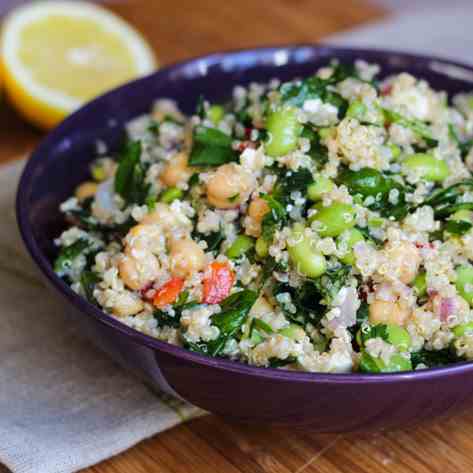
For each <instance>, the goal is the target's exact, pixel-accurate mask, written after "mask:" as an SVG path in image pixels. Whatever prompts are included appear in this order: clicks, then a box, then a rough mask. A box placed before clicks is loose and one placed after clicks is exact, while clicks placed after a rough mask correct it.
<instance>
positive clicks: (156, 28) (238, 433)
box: [0, 0, 473, 473]
mask: <svg viewBox="0 0 473 473" xmlns="http://www.w3.org/2000/svg"><path fill="white" fill-rule="evenodd" d="M111 7H112V9H113V10H115V11H117V12H118V13H119V14H121V15H123V16H124V17H125V18H127V19H128V20H129V21H131V22H132V23H134V24H135V25H137V26H138V27H139V28H140V29H141V30H142V31H143V32H144V34H145V35H146V36H147V37H148V38H149V39H150V41H151V42H152V44H153V46H154V47H155V48H156V50H157V52H158V55H159V58H160V60H161V62H162V64H167V63H169V62H172V61H176V60H180V59H184V58H187V57H190V56H193V55H197V54H203V53H207V52H210V51H214V50H217V49H230V48H239V47H247V46H254V45H269V44H278V43H284V42H304V41H307V42H314V41H318V40H320V39H321V38H323V37H324V36H326V35H327V34H329V33H333V32H335V31H339V30H343V29H347V28H349V27H352V26H353V25H355V24H358V23H360V22H363V21H367V20H370V19H373V18H376V17H378V16H380V15H381V14H382V12H381V11H380V10H379V9H377V8H374V7H373V6H370V5H369V4H368V3H367V2H366V1H364V0H348V1H344V0H331V1H326V0H318V1H316V0H312V1H311V0H292V1H291V0H273V1H271V2H270V1H264V0H260V1H257V0H239V1H238V4H237V3H236V2H230V1H226V2H224V1H220V2H218V1H216V0H207V1H202V2H198V1H195V0H181V1H179V0H174V1H172V0H162V1H159V2H158V1H157V0H131V1H129V2H124V1H120V2H117V3H115V4H112V5H111ZM41 136H42V134H41V133H40V132H38V131H36V130H34V129H33V128H31V127H29V126H28V125H27V124H25V123H24V122H22V121H21V120H20V119H19V118H18V117H17V116H16V115H15V114H14V112H12V111H11V110H10V109H8V108H5V107H2V110H1V111H0V143H1V146H0V161H7V160H9V159H14V158H15V157H16V156H20V155H21V154H23V153H25V152H27V151H28V150H30V149H31V148H32V147H33V146H34V145H35V144H36V143H37V142H38V140H39V139H40V138H41ZM472 437H473V412H471V413H467V414H465V415H463V416H457V417H455V418H452V419H451V420H448V421H443V422H442V423H440V422H438V423H433V424H430V425H425V426H422V427H417V428H410V429H407V428H406V429H405V430H398V431H394V432H389V433H384V434H376V435H373V434H369V435H368V434H364V435H321V434H310V433H306V432H290V431H287V430H284V429H275V428H270V427H253V426H241V425H234V424H230V423H228V422H226V421H224V420H222V419H219V418H217V417H215V416H207V417H204V418H200V419H197V420H194V421H192V422H190V423H188V424H186V425H181V426H179V427H177V428H175V429H173V430H171V431H168V432H165V433H163V434H160V435H158V436H156V437H154V438H152V439H150V440H147V441H145V442H142V443H141V444H140V445H138V446H137V447H135V448H133V449H131V450H129V451H127V452H125V453H123V454H122V455H119V456H118V457H116V458H113V459H111V460H108V461H106V462H104V463H102V464H100V465H97V466H95V467H92V468H89V469H87V470H86V473H92V472H94V473H154V472H156V473H208V472H218V473H227V472H228V473H265V472H266V473H268V472H270V473H300V472H302V471H304V472H305V473H309V472H319V473H378V472H396V473H403V472H416V473H434V472H439V473H440V472H441V473H467V472H471V471H473V451H472V446H473V443H472V440H471V438H472ZM0 470H1V467H0Z"/></svg>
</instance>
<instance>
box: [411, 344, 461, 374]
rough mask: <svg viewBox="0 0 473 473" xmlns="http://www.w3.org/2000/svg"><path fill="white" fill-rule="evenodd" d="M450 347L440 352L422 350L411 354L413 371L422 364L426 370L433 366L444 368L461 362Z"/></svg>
mask: <svg viewBox="0 0 473 473" xmlns="http://www.w3.org/2000/svg"><path fill="white" fill-rule="evenodd" d="M461 360H462V359H461V358H460V357H458V355H457V354H456V353H455V350H454V349H453V348H452V347H448V348H443V349H442V350H436V351H430V350H426V349H425V348H423V349H422V350H420V351H417V352H414V353H411V362H412V367H413V368H414V369H416V368H417V366H418V365H420V364H423V365H425V366H427V367H428V368H432V367H435V366H445V365H449V364H451V363H455V362H458V361H461Z"/></svg>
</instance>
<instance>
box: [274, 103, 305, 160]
mask: <svg viewBox="0 0 473 473" xmlns="http://www.w3.org/2000/svg"><path fill="white" fill-rule="evenodd" d="M266 129H267V131H268V137H269V140H268V141H267V142H266V144H265V150H266V154H268V155H269V156H274V157H275V156H284V155H285V154H288V153H290V152H291V151H294V150H295V149H296V148H297V142H298V138H299V136H300V134H301V133H302V124H301V123H299V121H298V120H297V110H296V109H295V108H292V107H284V108H280V109H277V110H275V111H273V112H271V113H270V114H269V116H268V119H267V120H266Z"/></svg>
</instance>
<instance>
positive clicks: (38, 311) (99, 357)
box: [0, 161, 200, 473]
mask: <svg viewBox="0 0 473 473" xmlns="http://www.w3.org/2000/svg"><path fill="white" fill-rule="evenodd" d="M23 165H24V162H23V161H20V162H16V163H13V164H9V165H6V166H1V167H0V215H1V216H2V221H1V223H0V320H1V322H0V439H1V440H0V463H3V464H4V465H6V466H7V467H9V468H10V469H11V470H12V471H13V472H14V473H70V472H73V471H77V470H79V469H81V468H85V467H87V466H89V465H92V464H94V463H97V462H99V461H101V460H103V459H105V458H109V457H111V456H113V455H115V454H117V453H119V452H121V451H123V450H125V449H127V448H129V447H131V446H132V445H134V444H136V443H137V442H139V441H141V440H143V439H145V438H147V437H150V436H151V435H153V434H156V433H157V432H161V431H163V430H165V429H168V428H170V427H172V426H174V425H176V424H179V423H180V422H183V421H185V420H187V419H190V418H192V417H194V416H196V415H198V414H199V413H200V411H199V410H198V409H197V408H195V407H193V406H190V405H187V404H185V403H183V402H181V401H177V400H175V399H170V398H169V397H167V396H165V395H163V396H157V395H156V393H152V392H151V391H149V390H148V389H147V388H146V387H145V386H144V385H142V384H141V383H140V382H138V381H137V380H136V379H134V378H133V377H132V376H131V375H129V374H128V373H126V372H124V371H123V370H122V369H121V368H119V367H118V366H116V365H115V364H114V363H113V362H112V361H110V360H109V358H108V357H106V356H105V355H104V354H102V353H101V352H98V351H97V350H96V349H95V348H94V347H93V346H92V345H91V344H89V342H88V341H86V340H84V339H83V338H82V337H81V334H80V333H79V332H78V331H77V330H76V327H75V325H74V324H72V323H71V322H70V321H69V320H66V319H65V318H64V316H63V314H62V313H61V308H60V307H58V306H57V304H56V303H55V300H54V298H53V297H49V294H48V290H45V286H44V284H43V280H42V278H41V276H40V275H39V273H37V272H36V269H35V268H34V266H33V262H32V261H31V259H30V257H29V256H28V255H27V254H26V251H25V250H24V249H23V244H22V242H21V240H20V235H19V232H18V230H17V226H16V221H15V216H14V197H15V190H16V183H17V181H18V178H19V175H20V172H21V169H22V168H23ZM0 470H1V467H0Z"/></svg>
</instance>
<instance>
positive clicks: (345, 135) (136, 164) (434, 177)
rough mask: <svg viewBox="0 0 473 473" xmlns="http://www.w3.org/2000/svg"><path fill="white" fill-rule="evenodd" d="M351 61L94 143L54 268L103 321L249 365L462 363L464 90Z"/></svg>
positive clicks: (468, 100) (467, 339)
mask: <svg viewBox="0 0 473 473" xmlns="http://www.w3.org/2000/svg"><path fill="white" fill-rule="evenodd" d="M380 72H381V71H380V68H379V67H378V66H377V65H376V64H368V63H366V62H364V61H362V60H358V61H356V62H355V63H354V64H340V63H338V62H337V61H332V62H331V63H330V64H329V65H328V66H326V67H323V68H321V69H319V70H318V71H314V75H312V76H310V77H308V78H303V79H299V78H297V79H294V80H292V81H290V82H284V83H282V82H280V81H279V80H276V79H274V80H272V81H270V82H269V83H268V84H256V83H253V84H250V85H249V86H248V87H242V86H237V87H235V88H234V90H233V93H232V96H231V99H230V100H229V101H228V103H225V104H218V103H210V102H209V101H207V100H206V99H205V97H200V98H199V100H198V102H197V106H196V109H195V113H194V114H193V115H192V116H190V117H189V116H185V115H184V114H183V113H182V112H181V111H180V110H179V108H178V105H177V104H176V103H175V102H173V101H172V100H169V99H160V100H157V101H156V102H155V103H154V105H153V107H152V109H151V111H150V113H149V114H147V115H143V116H140V117H137V118H136V119H134V120H132V121H131V122H130V123H129V124H128V125H127V127H126V139H125V141H124V143H123V146H122V149H121V151H120V152H118V153H116V154H114V153H110V152H108V150H107V148H106V146H105V145H104V144H103V143H98V145H97V156H96V157H95V159H94V161H93V162H92V164H91V166H90V178H89V180H87V181H86V182H83V183H81V184H80V185H79V186H78V187H77V188H76V189H75V193H74V195H73V196H72V197H70V198H69V199H68V200H66V201H65V202H64V203H63V204H62V205H61V212H62V213H63V214H64V216H65V221H66V225H67V227H66V230H65V231H64V232H63V233H62V234H61V235H60V236H59V237H58V238H57V239H56V240H55V244H56V246H57V248H58V254H57V257H56V259H55V261H54V269H55V271H56V273H57V274H58V275H59V276H60V277H62V278H64V280H65V281H67V283H69V284H70V285H71V287H72V289H73V290H74V291H76V292H77V293H79V294H81V295H82V296H84V297H85V298H87V299H88V300H89V301H90V302H91V303H93V304H95V305H97V306H98V307H100V308H101V309H102V310H103V311H105V312H106V313H107V314H108V315H109V316H110V317H114V318H116V319H118V320H120V321H121V322H123V323H124V324H126V325H128V326H130V327H133V328H134V329H136V330H139V331H141V332H143V333H145V334H148V335H150V336H152V337H155V338H157V339H159V340H162V341H165V342H168V343H172V344H175V345H179V346H182V347H184V348H186V349H189V350H192V351H194V352H198V353H201V354H205V355H207V356H212V357H223V358H228V359H231V360H237V361H240V362H243V363H248V364H250V365H255V366H261V367H272V368H284V369H290V370H299V371H312V372H365V373H380V372H396V371H408V370H416V369H423V368H430V367H435V366H442V365H446V364H450V363H455V362H460V361H468V360H473V310H472V306H473V176H472V171H473V93H468V92H464V93H461V94H458V95H456V96H453V97H448V96H447V94H446V93H445V92H443V91H437V90H433V89H432V88H431V86H430V85H429V84H428V83H427V82H426V81H424V80H421V79H418V78H416V77H413V76H412V75H410V74H408V73H400V74H396V75H393V76H389V77H386V78H383V79H379V78H378V74H379V73H380Z"/></svg>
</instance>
